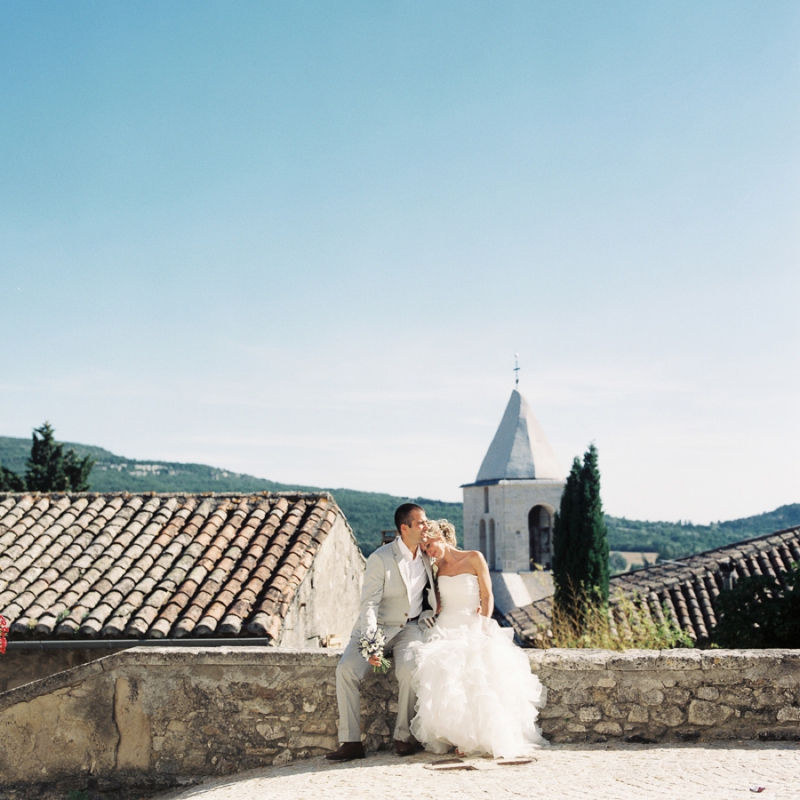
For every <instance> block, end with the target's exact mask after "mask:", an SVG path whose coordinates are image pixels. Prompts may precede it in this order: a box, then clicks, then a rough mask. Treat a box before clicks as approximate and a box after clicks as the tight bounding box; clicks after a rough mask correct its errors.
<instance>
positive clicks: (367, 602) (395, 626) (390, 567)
mask: <svg viewBox="0 0 800 800" xmlns="http://www.w3.org/2000/svg"><path fill="white" fill-rule="evenodd" d="M417 558H421V559H422V563H423V565H424V566H425V572H426V574H427V576H428V586H427V587H426V589H425V591H426V592H427V595H428V596H427V601H428V602H427V605H428V606H429V608H430V610H425V611H423V612H422V614H420V621H422V618H423V617H426V616H433V614H434V609H435V608H436V590H435V588H434V587H435V584H434V579H433V571H432V570H431V562H430V559H429V558H428V556H426V555H425V554H424V553H423V552H421V551H420V553H419V554H418V555H417ZM402 560H403V554H402V552H401V550H400V540H399V537H398V538H397V539H395V540H394V541H393V542H389V544H385V545H383V546H382V547H379V548H378V549H377V550H375V551H374V552H373V553H372V555H371V556H370V557H369V558H368V559H367V567H366V571H365V572H364V585H363V587H362V589H361V611H360V613H359V616H358V622H356V626H355V628H354V629H353V633H358V635H359V636H360V635H361V634H362V633H363V632H364V631H367V630H374V629H375V627H376V626H380V627H381V628H383V630H384V633H385V635H386V641H387V642H388V641H389V640H390V639H392V637H394V636H395V635H396V634H397V633H398V632H399V631H400V629H401V628H402V627H403V626H404V625H405V624H406V621H407V620H408V612H409V603H408V588H407V587H406V582H405V579H404V578H403V573H402V572H401V571H400V562H401V561H402ZM424 607H425V598H424V597H423V608H424Z"/></svg>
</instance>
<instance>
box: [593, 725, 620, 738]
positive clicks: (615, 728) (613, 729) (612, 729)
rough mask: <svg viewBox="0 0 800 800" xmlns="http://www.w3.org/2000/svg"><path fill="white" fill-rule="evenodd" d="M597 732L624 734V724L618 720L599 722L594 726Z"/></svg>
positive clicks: (608, 734)
mask: <svg viewBox="0 0 800 800" xmlns="http://www.w3.org/2000/svg"><path fill="white" fill-rule="evenodd" d="M592 730H593V731H594V732H595V733H600V734H604V735H607V736H622V726H621V725H620V724H619V723H618V722H608V721H603V722H598V723H597V725H595V726H594V728H592Z"/></svg>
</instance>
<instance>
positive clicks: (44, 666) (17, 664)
mask: <svg viewBox="0 0 800 800" xmlns="http://www.w3.org/2000/svg"><path fill="white" fill-rule="evenodd" d="M121 649H123V648H119V649H109V650H105V649H96V648H88V647H83V648H81V647H75V648H58V649H47V650H44V649H42V650H17V649H13V645H12V646H10V647H9V649H8V650H6V653H5V655H3V656H0V693H1V692H7V691H8V690H9V689H15V688H16V687H17V686H24V685H25V684H26V683H31V682H32V681H38V680H41V679H42V678H46V677H47V676H48V675H54V674H55V673H57V672H64V671H65V670H68V669H72V668H73V667H77V666H80V665H81V664H85V663H86V662H87V661H95V660H96V659H98V658H102V657H103V656H107V655H111V654H112V653H117V652H119V650H121Z"/></svg>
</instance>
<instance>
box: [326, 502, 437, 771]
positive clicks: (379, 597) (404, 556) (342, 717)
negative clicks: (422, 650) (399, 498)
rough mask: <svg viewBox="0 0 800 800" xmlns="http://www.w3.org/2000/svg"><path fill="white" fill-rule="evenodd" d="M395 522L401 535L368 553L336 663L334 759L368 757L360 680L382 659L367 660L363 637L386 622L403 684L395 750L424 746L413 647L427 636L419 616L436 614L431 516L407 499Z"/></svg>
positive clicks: (406, 751) (389, 644)
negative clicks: (417, 732)
mask: <svg viewBox="0 0 800 800" xmlns="http://www.w3.org/2000/svg"><path fill="white" fill-rule="evenodd" d="M394 524H395V527H396V528H397V532H398V534H399V536H397V537H396V538H395V540H394V541H393V542H390V543H389V544H385V545H383V547H379V548H378V549H377V550H376V551H375V552H374V553H373V554H372V555H371V556H370V557H369V558H368V559H367V567H366V571H365V573H364V585H363V588H362V589H361V611H360V614H359V618H358V622H356V625H355V627H354V628H353V633H352V634H351V636H350V641H349V642H348V644H347V647H346V648H345V650H344V653H343V654H342V658H341V660H340V661H339V665H338V666H337V668H336V699H337V702H338V704H339V742H340V745H339V749H338V750H335V751H334V752H332V753H328V755H327V756H326V758H328V760H330V761H351V760H352V759H354V758H364V745H363V744H362V743H361V712H360V701H361V681H362V680H363V679H364V676H365V675H366V674H367V671H368V670H369V668H370V664H372V665H373V666H378V664H379V662H378V661H377V660H376V659H375V658H374V657H373V659H371V660H370V661H367V660H366V659H365V658H364V657H363V656H362V655H361V652H360V650H359V640H360V639H361V636H362V634H363V633H365V632H373V631H375V629H376V628H378V627H381V628H383V631H384V635H385V636H386V653H387V654H391V655H392V657H393V660H394V672H395V675H396V677H397V683H398V685H399V687H400V691H399V694H398V698H397V706H398V711H397V722H396V723H395V726H394V747H395V752H396V753H397V754H398V755H401V756H407V755H412V754H413V753H415V752H417V750H419V744H418V743H417V742H416V741H415V740H414V739H413V737H412V736H411V731H410V729H409V724H410V723H411V718H412V717H413V716H414V705H415V703H416V699H417V698H416V695H415V694H414V688H413V686H412V677H413V674H414V653H413V648H411V647H410V645H411V644H412V643H414V642H419V641H421V640H422V628H421V627H420V621H422V622H423V623H424V622H425V620H426V619H430V618H432V617H433V614H434V611H433V609H435V607H436V594H435V591H434V588H433V587H434V583H433V573H432V571H431V564H430V561H429V560H428V557H427V556H426V555H425V554H424V553H423V552H422V549H421V548H420V546H419V545H420V543H421V542H422V539H423V537H424V536H425V533H426V532H427V526H428V519H427V517H426V516H425V510H424V509H423V508H422V507H421V506H418V505H416V504H415V503H404V504H403V505H401V506H400V507H399V508H398V509H397V511H395V513H394Z"/></svg>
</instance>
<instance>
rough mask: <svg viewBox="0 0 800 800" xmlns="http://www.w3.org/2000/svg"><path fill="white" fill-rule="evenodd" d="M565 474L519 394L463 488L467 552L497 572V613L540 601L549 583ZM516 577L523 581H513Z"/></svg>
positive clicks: (495, 577)
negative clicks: (478, 555) (476, 554)
mask: <svg viewBox="0 0 800 800" xmlns="http://www.w3.org/2000/svg"><path fill="white" fill-rule="evenodd" d="M564 485H565V480H564V473H563V472H562V471H561V468H560V467H559V465H558V462H557V461H556V457H555V453H553V449H552V447H550V444H549V442H548V441H547V439H546V438H545V435H544V431H542V428H541V426H540V425H539V423H538V422H537V420H536V417H534V416H533V412H532V411H531V409H530V406H529V405H528V403H527V401H526V400H525V398H524V397H523V396H522V395H521V394H520V393H519V391H517V390H516V389H514V391H513V392H512V393H511V399H510V400H509V401H508V405H507V406H506V410H505V413H504V414H503V419H502V420H501V421H500V427H499V428H498V429H497V433H496V434H495V436H494V439H493V440H492V443H491V445H490V446H489V450H488V452H487V453H486V457H485V458H484V459H483V463H482V464H481V468H480V470H478V477H477V478H476V480H475V483H468V484H465V485H464V486H462V489H463V490H464V547H465V548H466V549H467V550H480V551H481V552H482V553H483V554H484V556H486V561H487V562H488V564H489V569H490V570H493V572H494V573H502V575H501V574H493V576H492V583H493V585H494V588H495V600H496V602H497V604H498V607H499V610H501V611H503V612H505V611H507V610H509V609H508V608H502V606H509V605H510V606H511V607H514V606H519V605H525V604H526V603H530V602H531V601H532V600H536V599H538V597H537V596H538V595H540V594H542V592H544V591H546V590H547V587H548V586H551V585H552V581H551V580H550V578H549V575H543V574H542V572H541V570H542V568H544V569H545V570H549V569H550V567H551V566H552V558H553V545H552V530H553V515H554V514H555V512H556V511H557V510H558V507H559V504H560V502H561V494H562V492H563V491H564ZM516 575H519V578H517V577H516Z"/></svg>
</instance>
